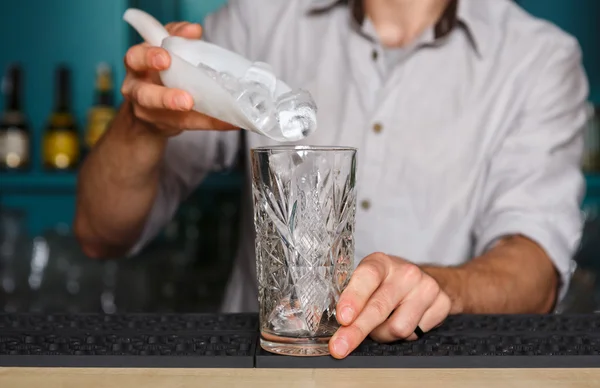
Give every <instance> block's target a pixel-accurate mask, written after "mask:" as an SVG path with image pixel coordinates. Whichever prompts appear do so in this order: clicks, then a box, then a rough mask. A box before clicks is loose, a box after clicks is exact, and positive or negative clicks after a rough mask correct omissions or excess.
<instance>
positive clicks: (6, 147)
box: [0, 129, 29, 168]
mask: <svg viewBox="0 0 600 388" xmlns="http://www.w3.org/2000/svg"><path fill="white" fill-rule="evenodd" d="M28 162H29V136H27V133H25V132H24V131H21V130H18V129H17V130H10V129H9V130H6V131H2V132H0V164H2V165H4V166H7V167H9V168H19V167H21V166H23V165H24V164H27V163H28Z"/></svg>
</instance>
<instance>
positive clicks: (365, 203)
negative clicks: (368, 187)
mask: <svg viewBox="0 0 600 388" xmlns="http://www.w3.org/2000/svg"><path fill="white" fill-rule="evenodd" d="M360 207H362V208H363V209H365V210H369V208H370V207H371V202H369V201H368V200H366V199H365V200H363V201H361V203H360Z"/></svg>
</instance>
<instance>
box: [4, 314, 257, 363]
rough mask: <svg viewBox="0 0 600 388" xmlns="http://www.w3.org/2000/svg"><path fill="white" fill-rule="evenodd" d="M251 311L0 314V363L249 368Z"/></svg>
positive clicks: (253, 343)
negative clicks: (180, 313) (163, 313)
mask: <svg viewBox="0 0 600 388" xmlns="http://www.w3.org/2000/svg"><path fill="white" fill-rule="evenodd" d="M257 331H258V319H257V317H256V316H255V315H252V314H250V315H248V314H233V315H208V314H198V315H177V314H173V315H150V314H131V315H92V314H90V315H85V314H83V315H48V316H44V315H32V314H4V315H0V366H30V367H130V368H133V367H138V368H153V367H155V368H169V367H178V368H252V367H253V366H254V355H255V353H256V347H257V335H256V333H257Z"/></svg>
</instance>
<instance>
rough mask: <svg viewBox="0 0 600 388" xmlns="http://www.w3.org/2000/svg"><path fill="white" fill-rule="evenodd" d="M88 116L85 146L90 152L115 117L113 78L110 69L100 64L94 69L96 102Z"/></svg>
mask: <svg viewBox="0 0 600 388" xmlns="http://www.w3.org/2000/svg"><path fill="white" fill-rule="evenodd" d="M94 104H95V105H94V106H93V107H92V108H91V109H90V112H89V114H88V126H87V130H86V136H85V145H86V148H87V150H90V149H91V148H92V147H93V146H94V145H95V144H96V142H97V141H98V140H99V139H100V137H102V135H103V134H104V132H105V131H106V128H107V127H108V125H109V124H110V123H111V121H112V120H113V118H114V117H115V115H116V113H117V111H116V109H115V105H114V90H113V77H112V72H111V70H110V67H109V66H108V65H107V64H105V63H101V64H100V65H98V68H97V69H96V101H95V103H94Z"/></svg>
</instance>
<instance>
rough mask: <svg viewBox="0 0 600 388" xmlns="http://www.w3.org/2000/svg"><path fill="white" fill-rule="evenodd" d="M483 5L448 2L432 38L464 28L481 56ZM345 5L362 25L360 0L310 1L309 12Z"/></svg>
mask: <svg viewBox="0 0 600 388" xmlns="http://www.w3.org/2000/svg"><path fill="white" fill-rule="evenodd" d="M482 3H485V2H484V1H481V0H450V3H449V4H448V7H447V8H446V10H445V11H444V13H443V14H442V16H441V17H440V19H439V20H438V22H437V23H436V24H435V26H434V28H433V31H434V34H433V35H434V38H435V39H440V38H443V37H445V36H446V35H448V34H449V33H450V32H451V31H452V30H453V29H454V28H455V27H456V26H461V27H464V28H465V30H466V32H467V34H468V35H469V39H470V40H471V43H472V44H473V46H474V48H475V50H476V51H477V52H478V53H479V54H480V55H483V53H484V51H485V42H486V31H487V29H486V21H487V19H486V17H487V16H488V15H487V14H486V12H485V9H484V8H485V6H482ZM340 4H345V5H348V6H350V10H351V12H352V17H353V19H354V21H356V22H357V23H359V24H362V22H363V19H364V10H363V2H362V0H312V1H311V2H310V3H309V6H308V11H309V12H318V13H320V12H325V11H327V10H329V9H331V8H333V7H334V6H337V5H340Z"/></svg>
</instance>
